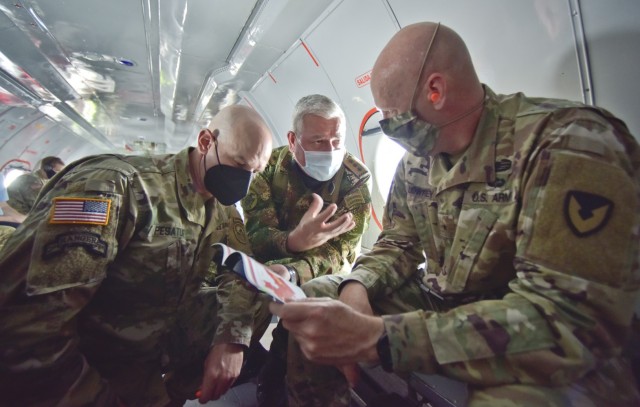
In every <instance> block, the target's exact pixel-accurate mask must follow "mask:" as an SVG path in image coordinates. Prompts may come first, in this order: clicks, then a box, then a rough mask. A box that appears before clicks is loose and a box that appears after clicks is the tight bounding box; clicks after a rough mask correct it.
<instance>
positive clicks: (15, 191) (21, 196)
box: [7, 174, 43, 215]
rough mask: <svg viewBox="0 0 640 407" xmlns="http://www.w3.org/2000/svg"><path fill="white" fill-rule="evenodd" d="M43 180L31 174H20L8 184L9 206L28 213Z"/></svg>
mask: <svg viewBox="0 0 640 407" xmlns="http://www.w3.org/2000/svg"><path fill="white" fill-rule="evenodd" d="M42 186H43V181H42V180H41V179H40V178H38V177H36V176H35V175H32V174H25V175H21V176H20V177H18V178H16V180H15V181H13V183H12V184H11V185H10V186H9V188H8V189H7V192H8V194H9V201H8V202H7V203H8V204H9V206H11V207H12V208H13V209H15V210H17V211H18V212H20V213H21V214H23V215H26V214H28V213H29V211H30V210H31V208H32V207H33V204H34V203H35V202H36V198H37V197H38V193H40V190H41V189H42Z"/></svg>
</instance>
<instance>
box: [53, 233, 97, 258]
mask: <svg viewBox="0 0 640 407" xmlns="http://www.w3.org/2000/svg"><path fill="white" fill-rule="evenodd" d="M69 247H83V248H84V249H85V250H86V251H87V253H90V254H93V255H96V256H100V257H107V249H108V247H109V245H108V244H107V242H105V241H104V240H103V239H102V237H101V236H100V235H99V234H97V233H91V232H68V233H62V234H59V235H57V236H56V237H55V239H54V240H53V241H52V242H49V243H47V244H46V245H44V250H43V251H42V259H43V260H50V259H52V258H53V257H56V256H58V255H60V254H62V253H63V252H64V251H65V250H66V249H67V248H69Z"/></svg>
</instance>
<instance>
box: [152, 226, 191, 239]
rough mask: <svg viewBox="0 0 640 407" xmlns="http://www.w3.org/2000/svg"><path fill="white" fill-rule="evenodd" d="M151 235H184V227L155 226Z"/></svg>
mask: <svg viewBox="0 0 640 407" xmlns="http://www.w3.org/2000/svg"><path fill="white" fill-rule="evenodd" d="M153 236H173V237H184V229H183V228H179V227H175V226H155V228H154V230H153Z"/></svg>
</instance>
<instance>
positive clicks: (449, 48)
mask: <svg viewBox="0 0 640 407" xmlns="http://www.w3.org/2000/svg"><path fill="white" fill-rule="evenodd" d="M436 29H437V33H436ZM434 33H436V35H435V37H434ZM429 44H431V47H430V48H429ZM428 48H429V51H428V52H429V54H428V55H427V57H426V60H425V54H426V53H427V49H428ZM423 63H424V65H423ZM371 92H372V95H373V99H374V101H375V104H376V106H377V107H378V109H379V110H380V111H381V112H382V114H383V116H384V117H385V118H387V117H390V116H394V115H397V114H400V113H403V112H406V111H408V110H409V109H411V108H413V110H414V111H415V112H416V113H417V114H418V116H419V117H421V118H422V119H423V120H425V121H427V122H429V123H432V124H434V125H441V124H444V123H448V122H450V121H451V120H452V119H454V118H456V117H457V116H459V115H460V114H461V113H463V112H465V111H468V110H469V109H470V108H473V106H475V105H477V104H478V102H479V101H481V100H482V98H483V97H484V90H483V88H482V84H481V83H480V81H479V80H478V76H477V74H476V72H475V69H474V67H473V63H472V61H471V56H470V55H469V51H468V49H467V46H466V45H465V43H464V41H463V40H462V38H460V36H459V35H458V34H457V33H455V32H454V31H453V30H451V29H450V28H449V27H446V26H444V25H439V24H437V23H432V22H422V23H416V24H412V25H409V26H406V27H404V28H402V29H401V30H400V31H398V32H397V33H396V34H395V35H394V36H393V37H392V38H391V40H389V42H388V43H387V45H385V47H384V48H383V50H382V52H381V53H380V55H379V56H378V58H377V60H376V62H375V64H374V66H373V69H372V72H371ZM433 94H437V98H434V99H435V100H436V102H433V99H432V95H433ZM412 104H413V106H412ZM480 112H481V111H478V112H476V114H474V115H470V116H469V118H465V119H467V120H464V121H460V122H459V123H455V126H450V127H449V128H443V129H442V132H443V133H445V131H448V132H449V133H460V132H461V130H462V131H463V132H464V133H465V136H466V137H465V138H470V135H469V133H470V132H471V133H473V130H474V129H475V126H476V124H477V120H478V119H479V117H480ZM474 120H475V122H474ZM444 141H445V142H446V143H445V144H447V145H441V146H440V147H439V148H438V149H439V151H447V150H450V149H452V148H453V149H456V148H459V147H460V144H466V141H463V140H462V139H460V138H459V139H458V142H455V140H454V143H453V145H451V146H450V145H448V144H449V142H450V141H451V140H444ZM441 144H442V143H441Z"/></svg>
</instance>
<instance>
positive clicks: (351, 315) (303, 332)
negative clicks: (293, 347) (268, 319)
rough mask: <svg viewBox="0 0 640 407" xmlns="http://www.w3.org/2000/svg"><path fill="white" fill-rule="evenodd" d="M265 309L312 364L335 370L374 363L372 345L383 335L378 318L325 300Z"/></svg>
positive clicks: (309, 300)
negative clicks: (279, 322) (281, 324)
mask: <svg viewBox="0 0 640 407" xmlns="http://www.w3.org/2000/svg"><path fill="white" fill-rule="evenodd" d="M269 309H270V310H271V312H272V313H274V314H275V315H277V316H279V317H280V318H281V319H282V323H283V326H284V327H285V328H286V329H287V330H288V331H289V332H290V333H291V334H293V335H294V336H295V338H296V340H297V341H298V343H299V344H300V348H301V349H302V353H304V355H305V356H306V357H307V358H308V359H309V360H311V361H313V362H316V363H323V364H330V365H335V366H342V365H349V364H354V363H358V362H367V363H377V362H378V353H377V352H376V344H377V342H378V338H380V336H381V335H382V332H383V331H384V325H383V322H382V318H380V317H374V316H369V315H365V314H362V313H360V312H357V311H355V310H354V309H353V308H351V307H349V306H348V305H345V304H344V303H342V302H341V301H337V300H331V299H328V298H307V299H305V300H300V301H293V302H288V303H285V304H276V303H273V302H272V303H270V304H269Z"/></svg>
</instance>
